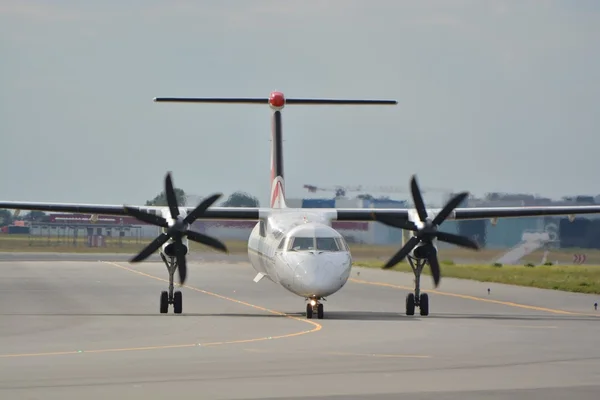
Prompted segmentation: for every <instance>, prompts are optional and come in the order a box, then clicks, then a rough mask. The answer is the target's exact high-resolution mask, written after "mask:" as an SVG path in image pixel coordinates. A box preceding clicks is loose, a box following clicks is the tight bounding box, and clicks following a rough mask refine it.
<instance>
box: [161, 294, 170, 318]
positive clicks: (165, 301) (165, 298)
mask: <svg viewBox="0 0 600 400" xmlns="http://www.w3.org/2000/svg"><path fill="white" fill-rule="evenodd" d="M168 311H169V293H167V291H166V290H165V291H162V292H161V293H160V313H161V314H166V313H167V312H168Z"/></svg>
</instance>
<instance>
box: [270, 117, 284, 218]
mask: <svg viewBox="0 0 600 400" xmlns="http://www.w3.org/2000/svg"><path fill="white" fill-rule="evenodd" d="M270 200H271V203H270V205H271V208H286V207H287V206H286V204H285V180H284V176H283V135H282V126H281V111H279V110H277V111H275V112H274V113H273V124H272V127H271V196H270Z"/></svg>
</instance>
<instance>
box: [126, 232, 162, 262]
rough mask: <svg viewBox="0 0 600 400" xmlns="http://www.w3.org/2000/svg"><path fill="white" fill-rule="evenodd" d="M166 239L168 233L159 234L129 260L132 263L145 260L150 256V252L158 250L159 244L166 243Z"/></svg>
mask: <svg viewBox="0 0 600 400" xmlns="http://www.w3.org/2000/svg"><path fill="white" fill-rule="evenodd" d="M167 240H169V235H166V234H164V233H163V234H161V235H160V236H157V237H156V239H154V240H153V241H152V242H150V244H148V245H147V246H146V247H144V248H143V249H142V251H140V252H139V254H138V255H137V256H135V257H133V258H132V259H131V260H130V261H129V262H132V263H133V262H140V261H143V260H145V259H146V258H148V257H150V256H151V255H152V253H154V252H155V251H156V250H158V249H159V248H160V246H162V245H163V244H165V243H167Z"/></svg>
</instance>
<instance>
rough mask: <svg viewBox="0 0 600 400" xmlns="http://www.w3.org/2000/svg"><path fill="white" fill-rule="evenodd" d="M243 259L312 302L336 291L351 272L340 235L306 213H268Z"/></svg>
mask: <svg viewBox="0 0 600 400" xmlns="http://www.w3.org/2000/svg"><path fill="white" fill-rule="evenodd" d="M248 256H249V258H250V263H251V264H252V266H253V267H254V269H255V270H256V272H258V273H260V274H263V275H264V276H265V277H266V278H268V279H270V280H271V281H273V282H275V283H278V284H280V285H281V286H283V287H284V288H286V289H287V290H289V291H290V292H292V293H294V294H296V295H298V296H302V297H304V298H312V299H320V298H323V297H326V296H330V295H332V294H333V293H335V292H337V291H338V290H340V289H341V288H342V287H343V286H344V285H345V284H346V282H347V281H348V278H349V277H350V269H351V267H352V258H351V255H350V251H349V249H348V245H347V244H346V242H345V240H344V238H343V237H342V235H341V234H340V233H339V232H337V231H336V230H335V229H333V228H332V227H331V226H330V222H329V220H328V219H327V218H326V216H325V215H324V214H322V213H318V212H311V211H309V210H303V211H299V210H297V209H296V210H294V211H292V210H285V209H281V210H273V212H272V213H271V215H269V216H268V217H267V218H265V219H263V220H261V221H260V222H259V223H257V224H256V226H255V227H254V229H253V230H252V232H251V234H250V238H249V239H248Z"/></svg>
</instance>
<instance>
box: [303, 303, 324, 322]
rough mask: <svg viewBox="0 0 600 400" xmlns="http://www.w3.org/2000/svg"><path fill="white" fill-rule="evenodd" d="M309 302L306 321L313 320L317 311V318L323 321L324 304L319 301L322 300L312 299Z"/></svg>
mask: <svg viewBox="0 0 600 400" xmlns="http://www.w3.org/2000/svg"><path fill="white" fill-rule="evenodd" d="M307 300H309V301H308V304H307V305H306V319H312V317H313V313H314V312H315V311H316V312H317V318H318V319H323V303H321V302H320V301H319V300H321V298H311V299H307ZM323 300H325V299H323Z"/></svg>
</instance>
